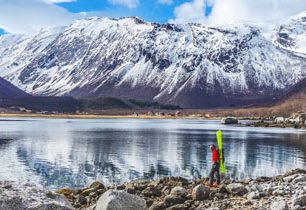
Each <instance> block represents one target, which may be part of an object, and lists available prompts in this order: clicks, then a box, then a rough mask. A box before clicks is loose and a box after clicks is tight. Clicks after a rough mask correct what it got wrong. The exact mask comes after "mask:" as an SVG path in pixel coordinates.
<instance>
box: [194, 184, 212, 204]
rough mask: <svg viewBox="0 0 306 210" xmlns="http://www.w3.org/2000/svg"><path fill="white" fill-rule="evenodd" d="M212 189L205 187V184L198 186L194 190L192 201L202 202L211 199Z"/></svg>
mask: <svg viewBox="0 0 306 210" xmlns="http://www.w3.org/2000/svg"><path fill="white" fill-rule="evenodd" d="M209 193H210V188H209V187H205V186H204V185H203V184H199V185H197V186H196V187H195V188H193V190H192V199H193V200H197V201H202V200H205V199H207V198H209Z"/></svg>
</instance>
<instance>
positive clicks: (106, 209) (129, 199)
mask: <svg viewBox="0 0 306 210" xmlns="http://www.w3.org/2000/svg"><path fill="white" fill-rule="evenodd" d="M114 209H116V210H145V209H146V201H145V200H144V199H143V198H141V197H139V196H136V195H131V194H129V193H127V192H125V191H121V190H108V191H106V192H105V193H104V194H103V195H102V196H101V197H100V198H99V200H98V202H97V206H96V210H114Z"/></svg>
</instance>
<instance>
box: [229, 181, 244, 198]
mask: <svg viewBox="0 0 306 210" xmlns="http://www.w3.org/2000/svg"><path fill="white" fill-rule="evenodd" d="M227 188H228V189H229V191H230V193H231V194H233V195H244V194H246V193H247V189H246V188H245V186H244V185H243V184H241V183H232V184H229V185H227Z"/></svg>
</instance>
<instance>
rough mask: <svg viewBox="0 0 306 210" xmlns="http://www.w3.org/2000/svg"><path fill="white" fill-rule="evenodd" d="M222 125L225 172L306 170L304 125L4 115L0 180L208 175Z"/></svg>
mask: <svg viewBox="0 0 306 210" xmlns="http://www.w3.org/2000/svg"><path fill="white" fill-rule="evenodd" d="M218 129H221V130H223V144H224V148H225V158H226V159H225V166H226V169H227V176H231V177H232V178H237V179H241V178H246V177H257V176H273V175H277V174H281V173H283V172H285V171H287V170H289V169H293V168H306V130H295V129H280V128H250V127H239V126H225V125H221V124H220V122H219V121H203V120H185V119H181V120H142V119H82V120H77V119H25V118H18V119H17V118H14V119H12V118H10V119H2V120H0V157H1V158H0V165H1V167H0V180H16V181H22V182H24V181H29V182H33V183H35V184H38V185H42V186H44V187H47V188H49V189H57V188H62V187H72V188H74V187H82V186H85V185H88V184H90V183H91V182H93V181H95V180H99V181H102V182H104V183H106V184H111V183H123V182H127V181H130V180H136V179H156V178H158V177H160V176H183V177H186V178H189V179H193V178H198V177H199V176H206V175H207V174H208V173H209V170H210V165H211V153H210V151H209V147H208V145H209V144H212V143H214V144H216V140H215V132H216V130H218Z"/></svg>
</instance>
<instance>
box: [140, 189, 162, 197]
mask: <svg viewBox="0 0 306 210" xmlns="http://www.w3.org/2000/svg"><path fill="white" fill-rule="evenodd" d="M142 194H143V195H144V196H146V197H151V196H161V191H160V190H159V189H157V188H156V187H148V188H146V189H144V190H143V191H142Z"/></svg>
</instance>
